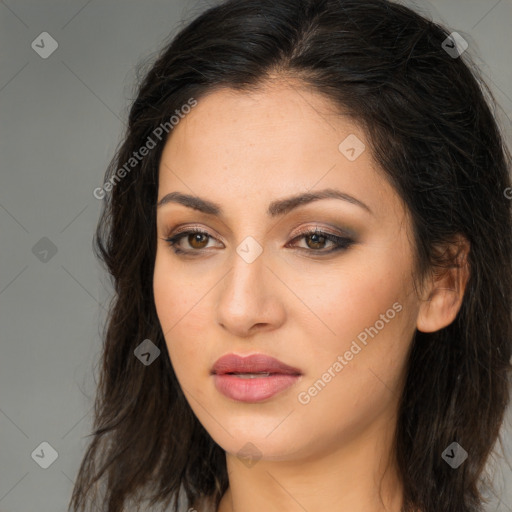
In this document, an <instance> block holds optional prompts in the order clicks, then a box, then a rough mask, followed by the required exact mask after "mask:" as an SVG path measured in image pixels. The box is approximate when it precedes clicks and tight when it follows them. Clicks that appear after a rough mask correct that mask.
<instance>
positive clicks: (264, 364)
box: [212, 354, 302, 375]
mask: <svg viewBox="0 0 512 512" xmlns="http://www.w3.org/2000/svg"><path fill="white" fill-rule="evenodd" d="M259 372H262V373H264V372H266V373H281V374H285V375H301V374H302V372H301V371H300V370H299V369H297V368H293V367H292V366H288V365H287V364H285V363H283V362H282V361H279V360H278V359H275V358H274V357H270V356H267V355H265V354H251V355H249V356H246V357H242V356H239V355H237V354H226V355H224V356H222V357H220V358H219V359H217V361H216V362H215V364H214V365H213V368H212V373H215V374H218V375H222V374H226V373H259Z"/></svg>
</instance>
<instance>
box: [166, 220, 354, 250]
mask: <svg viewBox="0 0 512 512" xmlns="http://www.w3.org/2000/svg"><path fill="white" fill-rule="evenodd" d="M194 233H199V234H201V235H206V236H207V237H209V238H214V237H212V236H211V235H210V234H209V233H207V232H205V231H204V230H202V229H201V228H195V227H192V228H190V229H189V230H187V231H182V232H181V233H177V234H176V235H174V236H172V237H167V238H163V240H164V241H165V242H167V243H168V244H169V246H170V247H171V248H172V250H173V251H174V253H175V254H183V255H185V256H193V257H195V256H199V255H201V253H203V252H205V251H206V249H188V250H183V249H180V248H179V247H176V244H177V243H178V242H179V241H180V240H181V239H182V238H185V237H186V236H188V235H191V234H194ZM311 235H320V236H321V237H323V238H326V239H327V240H329V241H330V242H333V243H334V244H335V245H336V247H335V248H334V249H331V250H328V251H325V250H320V249H319V250H315V249H307V248H304V247H299V248H298V249H299V250H305V251H308V252H312V253H316V254H320V255H327V254H332V253H335V252H338V251H343V250H346V249H348V248H349V247H350V246H351V245H353V244H354V243H355V242H354V240H352V239H350V238H346V237H342V236H337V235H334V234H332V233H327V232H325V231H320V230H319V229H318V228H315V229H313V230H308V231H303V232H302V233H299V234H298V235H297V236H296V237H295V238H294V239H293V240H291V241H292V242H294V241H296V240H299V239H301V238H306V237H308V236H311Z"/></svg>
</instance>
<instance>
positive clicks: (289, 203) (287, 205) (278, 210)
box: [157, 188, 373, 217]
mask: <svg viewBox="0 0 512 512" xmlns="http://www.w3.org/2000/svg"><path fill="white" fill-rule="evenodd" d="M321 199H341V200H342V201H347V202H349V203H351V204H354V205H357V206H360V207H361V208H363V209H365V210H366V211H368V212H369V213H370V214H372V215H373V212H372V211H371V209H370V208H369V207H368V206H367V205H366V204H365V203H363V202H362V201H360V200H359V199H356V198H355V197H352V196H351V195H349V194H346V193H345V192H341V191H340V190H336V189H332V188H327V189H324V190H319V191H317V192H306V193H304V194H298V195H295V196H291V197H287V198H284V199H278V200H277V201H273V202H272V203H270V205H269V207H268V209H267V215H269V216H270V217H278V216H280V215H285V214H286V213H288V212H290V211H291V210H293V209H295V208H298V207H299V206H303V205H305V204H308V203H312V202H313V201H319V200H321ZM168 203H178V204H182V205H183V206H186V207H187V208H192V209H194V210H198V211H200V212H202V213H205V214H207V215H215V216H222V215H224V212H223V210H222V207H221V206H220V205H218V204H217V203H214V202H212V201H209V200H207V199H203V198H201V197H198V196H192V195H189V194H183V193H181V192H170V193H169V194H167V195H165V196H164V197H162V199H160V201H158V203H157V208H160V207H161V206H163V205H165V204H168Z"/></svg>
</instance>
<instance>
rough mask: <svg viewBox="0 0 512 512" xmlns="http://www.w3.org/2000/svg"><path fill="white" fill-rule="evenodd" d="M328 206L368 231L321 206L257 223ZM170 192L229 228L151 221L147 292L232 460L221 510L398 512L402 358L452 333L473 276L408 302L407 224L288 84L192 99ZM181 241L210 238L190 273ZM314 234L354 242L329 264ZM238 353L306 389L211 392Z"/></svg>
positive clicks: (338, 132) (191, 245)
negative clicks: (257, 357)
mask: <svg viewBox="0 0 512 512" xmlns="http://www.w3.org/2000/svg"><path fill="white" fill-rule="evenodd" d="M350 134H355V135H356V136H357V137H358V138H359V139H360V140H361V141H363V142H364V143H365V145H366V150H365V151H363V153H362V154H361V155H360V156H359V157H358V158H357V159H356V160H355V161H350V160H349V159H347V158H346V157H345V156H344V154H342V153H341V152H340V150H339V149H338V146H339V144H340V142H342V141H343V140H344V139H345V138H346V137H347V136H348V135H350ZM324 188H333V189H338V190H340V191H343V192H345V193H347V194H350V195H351V196H353V197H355V198H357V199H358V200H360V201H362V202H364V203H365V204H366V205H367V206H368V207H369V208H370V209H371V213H370V212H368V211H367V210H365V209H364V208H362V207H360V206H358V205H356V204H352V203H350V202H347V201H343V200H339V199H332V198H331V199H322V200H319V201H315V202H312V203H309V204H307V205H303V206H301V207H299V208H297V209H295V210H292V211H290V212H289V213H287V214H286V215H284V216H282V217H279V218H270V217H269V216H267V214H266V210H267V207H268V204H269V203H270V202H271V201H273V200H277V199H281V198H284V197H288V196H291V195H295V194H299V193H303V192H311V191H317V190H320V189H324ZM175 191H179V192H182V193H185V194H193V195H197V196H200V197H202V198H205V199H208V200H210V201H214V202H216V203H218V204H219V205H220V206H221V207H222V209H223V210H224V211H225V213H224V216H222V217H215V216H213V215H208V214H204V213H201V212H199V211H196V210H193V209H190V208H187V207H185V206H184V205H181V204H177V203H167V204H165V205H163V206H160V207H159V208H158V209H157V233H158V246H157V253H156V261H155V271H154V282H153V286H154V297H155V305H156V309H157V313H158V317H159V320H160V324H161V327H162V330H163V332H164V336H165V340H166V344H167V348H168V351H169V355H170V359H171V363H172V366H173V368H174V370H175V373H176V376H177V378H178V380H179V383H180V385H181V386H182V389H183V391H184V393H185V396H186V398H187V400H188V402H189V404H190V407H191V408H192V410H193V411H194V413H195V414H196V416H197V418H198V419H199V421H200V422H201V423H202V425H203V426H204V427H205V429H206V430H207V431H208V432H209V433H210V435H211V436H212V438H213V439H214V440H215V441H216V442H217V443H218V444H219V445H220V446H221V447H222V448H223V449H224V450H225V451H226V458H227V468H228V474H229V488H228V490H227V492H226V493H225V494H224V496H223V498H222V500H221V503H220V505H219V508H218V510H219V511H221V512H260V511H261V510H265V511H267V512H273V511H283V510H286V511H289V512H295V511H297V512H299V511H300V512H303V511H304V510H307V511H308V512H318V511H325V510H327V509H329V510H333V509H335V510H350V511H351V512H359V511H361V512H362V511H365V512H373V511H375V512H376V511H382V510H389V511H396V512H398V511H399V510H400V506H401V504H402V486H401V482H400V479H399V478H398V477H397V472H396V468H395V463H394V458H393V450H392V444H391V443H392V436H393V432H394V429H395V425H396V413H397V403H398V399H399V396H400V390H401V386H402V381H403V377H404V366H405V364H406V361H407V355H408V350H409V347H410V343H411V340H412V338H413V335H414V332H415V329H420V330H423V331H425V332H429V331H435V330H438V329H441V328H442V327H444V326H445V325H448V324H449V323H451V322H452V321H453V319H454V318H455V316H456V314H457V312H458V310H459V307H460V303H461V299H462V294H463V291H464V286H465V283H466V280H467V275H466V274H464V273H458V274H447V275H445V276H443V277H442V278H441V277H439V278H436V279H437V280H435V281H434V279H433V278H432V279H429V280H426V281H425V282H424V283H423V284H424V286H423V287H421V293H422V295H421V296H418V295H417V294H416V293H415V290H414V288H413V279H412V276H413V273H412V272H413V264H414V256H413V247H412V245H411V242H410V240H412V237H411V233H412V231H411V224H410V219H409V217H408V213H407V210H406V209H405V208H404V205H403V203H402V202H401V200H400V198H399V196H398V195H397V193H396V192H395V190H394V189H393V188H392V187H391V186H390V185H389V184H388V182H387V181H386V180H385V178H384V175H383V173H382V171H381V170H379V168H378V165H377V164H376V163H375V162H374V160H373V159H372V156H371V154H370V150H369V144H368V141H367V138H366V135H365V133H364V131H363V130H362V129H361V127H359V126H358V125H357V124H356V123H355V122H354V121H353V120H351V119H349V118H348V117H345V116H340V115H339V114H336V113H335V112H334V110H333V107H332V105H331V104H330V103H329V102H328V101H327V100H325V99H324V98H323V97H322V96H319V95H318V94H317V93H314V92H312V91H310V90H307V89H306V88H304V87H300V84H299V85H298V84H297V83H291V82H286V81H284V80H277V81H274V82H272V83H271V84H270V85H269V86H267V87H265V88H263V89H262V90H261V91H260V92H258V93H251V94H248V93H241V92H237V91H234V90H231V89H221V90H217V91H215V92H213V93H210V94H209V95H207V96H205V97H203V98H201V100H200V101H199V102H198V105H197V106H196V107H195V108H194V109H193V110H192V111H191V112H190V113H189V114H188V115H187V116H186V117H185V118H184V119H183V120H181V121H180V123H179V124H178V125H177V126H176V127H175V128H174V129H173V131H172V132H171V137H170V138H169V140H168V141H167V143H166V146H165V148H164V152H163V154H162V158H161V162H160V169H159V192H158V200H160V199H162V197H164V196H165V195H166V194H168V193H170V192H175ZM184 225H188V226H198V227H200V228H201V229H202V230H203V231H205V232H207V233H208V234H209V235H210V237H203V238H202V239H199V241H197V240H195V239H194V237H193V236H191V237H184V238H182V239H181V241H180V242H178V246H179V247H180V248H182V249H184V250H189V251H190V252H193V251H195V252H196V253H200V252H201V251H202V254H201V255H199V256H196V257H195V258H194V257H188V258H187V257H184V256H182V255H178V254H175V253H174V251H173V248H172V247H170V246H169V244H168V243H167V242H166V241H165V238H166V237H168V236H169V235H172V234H174V233H175V232H176V229H177V228H178V226H180V227H183V226H184ZM315 226H318V227H319V228H320V229H321V230H323V231H327V232H329V233H334V234H338V232H339V231H340V230H341V231H342V230H344V229H347V230H350V231H351V232H353V233H354V234H355V243H354V244H353V245H351V246H350V247H348V248H347V249H345V250H341V251H338V252H335V253H331V254H326V252H327V251H328V250H329V249H331V248H333V247H335V245H334V243H332V242H330V241H328V240H325V241H324V242H323V241H322V240H320V242H319V241H318V240H315V239H314V238H313V239H312V238H311V237H308V236H306V237H302V238H298V239H297V238H296V237H297V236H298V232H299V230H300V229H306V228H308V230H309V229H314V228H315ZM342 234H343V233H342ZM248 236H251V237H253V238H254V239H255V240H256V241H257V242H258V243H259V244H260V246H261V247H262V248H263V253H262V254H261V255H260V256H259V257H257V258H256V259H255V261H253V262H252V263H247V262H246V261H245V260H244V259H243V258H242V257H240V256H239V255H238V253H237V251H236V248H237V247H238V246H239V245H240V244H241V243H242V241H243V240H244V239H245V238H246V237H248ZM294 240H295V241H294ZM294 247H295V249H294ZM315 251H316V252H315ZM322 251H323V253H324V254H325V255H324V256H322V255H321V253H322ZM319 254H320V255H319ZM397 302H398V303H399V304H400V305H401V306H402V310H401V311H400V312H399V313H396V315H395V316H394V318H393V319H391V320H389V321H388V322H386V323H385V326H384V328H382V329H381V330H379V332H378V334H377V335H375V336H374V337H373V338H371V337H368V342H367V345H366V346H364V345H362V344H361V343H359V345H360V346H361V347H362V350H361V351H360V352H359V353H357V355H355V356H354V357H353V359H352V360H351V361H348V362H347V365H346V366H344V367H343V369H342V371H340V372H338V373H336V372H335V374H336V376H335V377H334V378H332V379H331V381H330V382H329V383H327V384H326V386H325V387H324V388H323V389H322V390H321V392H318V393H317V395H316V396H314V397H311V400H310V401H309V403H307V404H302V403H300V402H299V400H298V395H299V393H300V392H304V391H306V392H307V390H308V389H309V388H310V386H312V385H313V384H314V383H315V382H316V381H317V380H318V379H320V378H321V377H322V375H323V374H324V373H325V372H326V371H327V369H328V368H330V367H332V366H333V363H335V361H336V360H337V357H338V356H340V355H341V356H343V354H345V352H346V351H347V350H349V348H350V346H351V343H352V342H353V340H355V339H357V336H358V334H360V333H361V332H362V331H364V329H365V328H368V327H370V326H374V325H375V323H376V321H377V320H379V319H380V318H381V316H380V315H382V314H385V313H386V311H387V310H389V309H390V308H392V305H393V304H394V303H397ZM232 352H234V353H236V354H240V355H248V354H253V353H264V354H267V355H270V356H273V357H275V358H277V359H279V360H281V361H283V362H284V363H286V364H289V365H291V366H294V367H297V368H299V369H300V370H301V371H302V376H301V378H300V379H299V381H298V382H297V383H296V384H294V385H293V386H292V387H291V388H288V389H287V390H285V391H283V392H281V393H279V394H277V395H275V396H274V397H272V398H270V399H267V400H265V401H264V402H260V403H243V402H239V401H234V400H232V399H230V398H227V397H225V396H224V395H222V394H220V393H219V392H218V391H217V390H216V388H215V386H214V381H213V377H212V376H211V375H210V370H211V367H212V366H213V364H214V363H215V361H216V360H217V359H218V358H219V357H221V356H222V355H224V354H227V353H232ZM246 443H252V445H254V446H255V447H256V449H255V452H254V453H253V455H254V459H253V463H252V464H246V463H245V462H244V461H243V460H241V459H240V458H238V457H237V453H238V452H239V450H240V449H242V448H243V447H244V446H245V445H246ZM386 468H387V471H385V470H386ZM379 484H381V488H380V491H381V494H380V495H379Z"/></svg>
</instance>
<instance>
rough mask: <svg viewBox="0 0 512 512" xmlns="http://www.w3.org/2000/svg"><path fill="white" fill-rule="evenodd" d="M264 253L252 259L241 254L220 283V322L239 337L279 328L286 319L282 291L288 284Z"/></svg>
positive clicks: (218, 305)
mask: <svg viewBox="0 0 512 512" xmlns="http://www.w3.org/2000/svg"><path fill="white" fill-rule="evenodd" d="M265 260H266V258H265V257H264V254H261V255H260V256H259V257H258V258H256V259H255V260H254V261H252V262H251V263H248V262H247V261H245V260H244V259H243V258H242V257H240V256H239V255H238V254H235V255H234V257H233V267H232V268H231V270H230V271H229V272H228V273H227V275H226V276H225V277H224V279H223V282H222V283H221V285H220V286H219V290H220V291H219V293H220V296H219V298H218V301H217V311H216V315H217V322H218V324H219V325H220V326H221V327H222V328H223V329H224V330H226V331H228V332H229V333H230V334H232V335H233V336H236V337H239V338H247V337H250V336H251V335H252V334H253V333H255V332H261V331H266V330H269V331H270V330H274V329H277V328H279V327H280V326H281V325H282V324H283V322H284V320H285V313H286V310H285V307H284V304H283V300H282V297H283V294H284V293H285V292H286V287H285V286H284V285H283V284H282V283H281V281H280V280H279V279H277V278H276V274H275V273H274V272H273V271H272V270H271V269H270V268H269V267H268V266H267V265H266V261H265Z"/></svg>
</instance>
